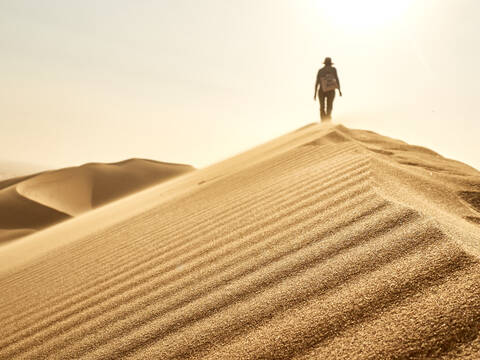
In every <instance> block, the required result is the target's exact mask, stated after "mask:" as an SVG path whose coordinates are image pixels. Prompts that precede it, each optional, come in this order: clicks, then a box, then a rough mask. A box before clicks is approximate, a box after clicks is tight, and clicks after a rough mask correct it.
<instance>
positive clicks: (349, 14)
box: [317, 0, 412, 29]
mask: <svg viewBox="0 0 480 360" xmlns="http://www.w3.org/2000/svg"><path fill="white" fill-rule="evenodd" d="M317 1H318V2H317V4H318V6H319V7H320V11H321V13H322V16H323V17H324V18H325V19H327V20H328V21H329V22H330V23H331V24H332V25H337V26H342V27H347V28H355V29H358V28H364V29H372V28H377V27H379V26H381V25H385V24H388V23H390V22H392V21H394V20H395V19H397V18H399V17H400V16H402V15H403V14H404V13H405V12H406V11H407V9H408V7H409V6H410V4H411V3H412V0H317Z"/></svg>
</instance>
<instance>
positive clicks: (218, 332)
mask: <svg viewBox="0 0 480 360" xmlns="http://www.w3.org/2000/svg"><path fill="white" fill-rule="evenodd" d="M479 188H480V173H479V172H478V171H477V170H475V169H473V168H471V167H469V166H467V165H465V164H462V163H459V162H456V161H453V160H449V159H445V158H443V157H442V156H440V155H438V154H436V153H435V152H433V151H431V150H429V149H425V148H422V147H420V146H412V145H408V144H406V143H404V142H402V141H399V140H394V139H390V138H387V137H384V136H381V135H378V134H375V133H373V132H369V131H362V130H350V129H348V128H346V127H344V126H341V125H338V126H333V125H331V124H326V125H319V124H312V125H309V126H306V127H303V128H301V129H299V130H297V131H295V132H292V133H290V134H287V135H284V136H282V137H280V138H277V139H275V140H273V141H270V142H268V143H266V144H263V145H260V146H258V147H256V148H254V149H252V150H250V151H247V152H245V153H243V154H240V155H238V156H235V157H233V158H231V159H227V160H225V161H223V162H220V163H218V164H215V165H212V166H210V167H208V168H205V169H201V170H198V171H195V172H190V173H187V174H185V175H184V176H181V177H177V178H175V179H172V180H171V181H169V182H165V183H162V184H159V185H157V186H154V187H152V188H149V189H147V190H145V191H142V192H139V193H136V194H135V195H134V196H130V197H127V198H124V199H122V200H119V201H117V202H114V203H110V204H108V205H106V206H104V207H101V208H98V209H95V210H92V211H89V212H87V213H85V214H84V215H82V216H79V217H78V218H74V219H73V220H71V221H68V222H64V223H61V224H59V225H57V226H55V227H50V228H48V229H46V230H44V231H42V232H38V233H36V234H33V235H30V236H27V237H25V238H23V239H21V240H19V241H16V242H14V243H11V244H7V245H5V246H4V247H2V248H0V290H1V291H2V293H3V294H5V296H3V297H1V298H0V308H1V309H2V312H1V317H0V328H2V331H3V336H2V338H1V339H0V358H2V359H11V358H15V357H20V358H32V359H34V358H44V357H48V356H50V357H56V358H87V359H118V358H127V359H145V358H156V359H259V358H261V359H372V358H374V359H377V358H378V359H381V358H444V359H454V358H466V359H467V358H468V359H475V358H478V357H479V355H480V336H479V334H480V247H479V244H480V226H479V225H478V223H477V222H476V220H472V219H477V218H479V217H480V209H479V208H478V199H479V197H478V192H479ZM23 190H25V189H23ZM32 196H33V195H32ZM107 197H108V196H107ZM42 200H43V201H45V202H46V200H45V199H43V198H42ZM50 204H52V202H50ZM83 206H87V205H83ZM78 209H81V207H79V208H78ZM78 209H77V210H78ZM63 210H65V211H67V209H66V208H63ZM70 210H71V211H73V210H75V209H73V208H70Z"/></svg>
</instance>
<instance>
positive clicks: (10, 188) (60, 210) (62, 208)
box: [0, 159, 193, 243]
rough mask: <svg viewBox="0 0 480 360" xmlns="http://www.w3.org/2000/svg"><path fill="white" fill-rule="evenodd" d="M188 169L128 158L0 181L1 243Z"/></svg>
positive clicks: (190, 168) (185, 166)
mask: <svg viewBox="0 0 480 360" xmlns="http://www.w3.org/2000/svg"><path fill="white" fill-rule="evenodd" d="M192 169H193V168H192V167H190V166H187V165H179V164H169V163H161V162H157V161H152V160H143V159H131V160H126V161H122V162H118V163H113V164H101V163H98V164H97V163H90V164H85V165H82V166H79V167H71V168H65V169H60V170H55V171H46V172H42V173H38V174H33V175H25V176H22V177H18V178H13V179H7V180H4V181H1V182H0V243H2V242H6V241H8V240H11V239H14V238H18V237H20V236H23V235H25V234H29V233H32V232H34V231H35V230H38V229H42V228H45V227H47V226H50V225H52V224H55V223H57V222H59V221H62V220H65V219H68V218H70V217H73V216H77V215H80V214H82V213H84V212H86V211H88V210H91V209H93V208H96V207H98V206H101V205H104V204H106V203H108V202H110V201H113V200H116V199H118V198H120V197H122V196H126V195H128V194H131V193H133V192H136V191H139V190H141V189H144V188H146V187H148V186H151V185H153V184H156V183H159V182H161V181H163V180H166V179H170V178H172V177H174V176H177V175H180V174H183V173H185V172H187V171H190V170H192Z"/></svg>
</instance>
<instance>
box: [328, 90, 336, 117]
mask: <svg viewBox="0 0 480 360" xmlns="http://www.w3.org/2000/svg"><path fill="white" fill-rule="evenodd" d="M326 95H327V114H326V115H327V118H328V119H331V118H332V109H333V99H335V90H332V91H329V92H328V93H327V94H326Z"/></svg>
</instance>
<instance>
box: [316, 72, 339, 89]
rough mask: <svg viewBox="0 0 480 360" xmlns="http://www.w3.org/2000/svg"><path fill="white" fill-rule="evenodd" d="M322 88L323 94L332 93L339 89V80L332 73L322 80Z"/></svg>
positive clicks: (324, 76)
mask: <svg viewBox="0 0 480 360" xmlns="http://www.w3.org/2000/svg"><path fill="white" fill-rule="evenodd" d="M320 86H321V90H322V91H323V92H325V91H331V90H335V89H337V88H338V84H337V79H336V78H335V75H334V74H332V73H326V74H325V75H323V76H322V77H321V78H320Z"/></svg>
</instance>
